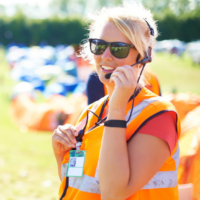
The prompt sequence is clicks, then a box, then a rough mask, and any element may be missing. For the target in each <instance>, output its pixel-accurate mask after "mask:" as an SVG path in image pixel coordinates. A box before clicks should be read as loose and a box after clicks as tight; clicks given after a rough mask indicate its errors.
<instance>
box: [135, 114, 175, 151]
mask: <svg viewBox="0 0 200 200" xmlns="http://www.w3.org/2000/svg"><path fill="white" fill-rule="evenodd" d="M138 134H148V135H153V136H155V137H158V138H160V139H162V140H165V141H166V142H167V144H168V145H169V149H170V152H171V153H172V151H173V150H174V148H175V145H176V142H177V140H178V134H177V131H176V114H175V113H174V112H170V111H169V112H165V113H162V114H160V115H158V116H156V117H154V118H152V119H151V120H150V121H148V122H147V123H146V124H145V125H144V126H143V127H142V128H141V129H140V130H139V131H138Z"/></svg>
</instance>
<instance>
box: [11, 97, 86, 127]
mask: <svg viewBox="0 0 200 200" xmlns="http://www.w3.org/2000/svg"><path fill="white" fill-rule="evenodd" d="M86 105H87V97H86V96H85V95H83V94H72V95H71V96H69V97H68V98H66V97H64V96H61V95H54V96H52V97H51V98H50V99H49V100H47V101H46V102H45V103H36V102H35V101H34V100H33V98H32V97H31V96H30V95H29V94H25V93H23V94H19V95H18V96H16V97H15V98H14V99H13V100H12V102H11V107H10V110H11V117H12V119H13V120H14V122H15V123H16V124H17V125H18V126H19V127H26V129H27V130H28V129H33V130H45V131H53V130H54V129H55V128H56V127H57V126H58V125H61V124H63V123H64V122H65V123H70V124H75V122H76V120H77V119H78V116H79V115H80V113H81V111H82V110H83V109H84V108H85V107H86Z"/></svg>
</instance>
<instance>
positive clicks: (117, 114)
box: [107, 108, 126, 120]
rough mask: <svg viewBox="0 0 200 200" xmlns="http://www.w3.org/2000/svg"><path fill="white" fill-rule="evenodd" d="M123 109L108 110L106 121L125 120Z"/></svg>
mask: <svg viewBox="0 0 200 200" xmlns="http://www.w3.org/2000/svg"><path fill="white" fill-rule="evenodd" d="M125 111H126V110H125V109H112V108H111V109H109V110H108V117H107V120H111V119H116V120H125V118H126V115H125Z"/></svg>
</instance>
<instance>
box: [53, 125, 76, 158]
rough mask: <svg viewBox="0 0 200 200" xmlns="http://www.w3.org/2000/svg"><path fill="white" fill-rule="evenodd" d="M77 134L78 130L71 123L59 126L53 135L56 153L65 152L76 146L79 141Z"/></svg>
mask: <svg viewBox="0 0 200 200" xmlns="http://www.w3.org/2000/svg"><path fill="white" fill-rule="evenodd" d="M76 136H78V131H77V129H76V128H75V127H74V126H72V125H70V124H66V125H63V126H58V127H57V129H55V131H54V133H53V136H52V146H53V150H54V153H55V154H56V155H58V154H64V153H65V152H67V151H69V150H71V149H72V148H75V147H76V143H77V142H76V138H75V137H76Z"/></svg>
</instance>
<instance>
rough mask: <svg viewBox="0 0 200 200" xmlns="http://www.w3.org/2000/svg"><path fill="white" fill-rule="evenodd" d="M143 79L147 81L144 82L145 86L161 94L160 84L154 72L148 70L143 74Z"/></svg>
mask: <svg viewBox="0 0 200 200" xmlns="http://www.w3.org/2000/svg"><path fill="white" fill-rule="evenodd" d="M145 79H146V80H147V82H148V84H146V85H145V87H146V88H147V89H149V90H150V91H152V92H153V93H155V94H157V95H159V96H161V90H160V84H159V82H158V79H157V78H156V76H155V74H154V73H153V72H151V71H150V72H148V73H147V74H145Z"/></svg>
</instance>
